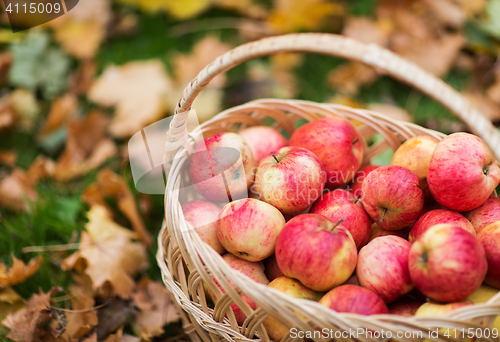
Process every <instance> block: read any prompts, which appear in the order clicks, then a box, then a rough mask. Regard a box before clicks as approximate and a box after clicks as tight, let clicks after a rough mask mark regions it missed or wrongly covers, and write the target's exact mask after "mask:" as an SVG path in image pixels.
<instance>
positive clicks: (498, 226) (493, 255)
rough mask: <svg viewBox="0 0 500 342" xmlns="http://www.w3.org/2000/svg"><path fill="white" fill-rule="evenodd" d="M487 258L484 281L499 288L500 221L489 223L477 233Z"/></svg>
mask: <svg viewBox="0 0 500 342" xmlns="http://www.w3.org/2000/svg"><path fill="white" fill-rule="evenodd" d="M477 240H478V241H479V242H480V243H481V244H482V245H483V248H484V251H485V253H486V260H488V273H486V278H485V279H484V282H485V283H486V284H488V285H490V286H493V287H496V288H497V289H500V221H497V222H495V223H492V224H490V225H489V226H488V227H486V228H484V229H483V230H481V231H480V232H479V234H477Z"/></svg>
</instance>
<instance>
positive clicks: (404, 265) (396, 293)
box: [356, 189, 420, 303]
mask: <svg viewBox="0 0 500 342" xmlns="http://www.w3.org/2000/svg"><path fill="white" fill-rule="evenodd" d="M419 190H420V189H419ZM410 247H411V243H409V242H408V241H406V240H405V239H403V238H400V237H399V236H394V235H386V236H381V237H378V238H376V239H374V240H372V241H371V242H370V243H368V244H367V245H366V246H365V247H363V248H361V251H359V256H358V265H357V267H356V275H357V276H358V280H359V283H360V285H361V286H363V287H366V288H367V289H370V290H372V291H374V292H375V293H376V294H378V295H379V296H380V298H382V299H383V300H384V302H386V303H391V302H393V301H395V300H396V299H398V298H399V297H401V296H402V295H404V294H406V293H408V292H409V291H411V290H412V289H413V284H412V282H411V279H410V274H409V271H408V253H409V251H410Z"/></svg>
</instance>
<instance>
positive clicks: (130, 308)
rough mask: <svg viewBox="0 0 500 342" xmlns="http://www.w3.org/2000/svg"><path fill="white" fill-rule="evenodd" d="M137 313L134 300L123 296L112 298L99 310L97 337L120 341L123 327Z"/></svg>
mask: <svg viewBox="0 0 500 342" xmlns="http://www.w3.org/2000/svg"><path fill="white" fill-rule="evenodd" d="M136 315H137V310H136V309H135V308H134V303H133V302H131V301H125V300H123V299H121V298H114V299H112V300H111V301H110V302H108V303H107V304H106V305H105V306H103V307H102V308H99V310H98V311H97V316H98V320H99V325H97V329H96V331H97V339H98V340H99V341H102V340H106V341H117V342H119V341H120V338H121V334H122V329H123V327H124V326H125V325H127V324H128V323H129V322H131V321H132V320H134V319H135V317H136ZM113 334H114V335H113Z"/></svg>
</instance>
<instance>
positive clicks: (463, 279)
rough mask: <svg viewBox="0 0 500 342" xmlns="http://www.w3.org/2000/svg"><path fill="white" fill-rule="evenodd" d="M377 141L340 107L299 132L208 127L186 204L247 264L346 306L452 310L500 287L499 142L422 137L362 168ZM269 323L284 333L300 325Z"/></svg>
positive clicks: (200, 224) (237, 264)
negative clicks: (339, 113)
mask: <svg viewBox="0 0 500 342" xmlns="http://www.w3.org/2000/svg"><path fill="white" fill-rule="evenodd" d="M365 146H366V144H365V143H364V141H363V138H362V137H360V135H359V134H358V132H357V130H356V128H355V127H354V126H353V125H352V124H351V123H350V122H349V121H348V120H346V119H343V118H340V117H328V118H322V119H319V120H315V121H312V122H309V123H307V124H305V125H303V126H301V127H300V128H298V129H297V130H296V131H295V132H294V133H293V135H292V136H291V138H290V141H287V139H286V138H284V137H283V136H282V135H281V134H280V133H279V132H278V131H276V130H274V129H273V128H270V127H264V126H258V127H251V128H247V129H244V130H242V131H240V132H239V134H236V133H220V134H216V135H213V136H210V137H208V138H206V139H205V140H204V141H203V142H202V143H200V144H199V146H198V147H197V149H196V151H195V153H194V154H193V155H192V157H191V161H190V165H189V176H190V179H191V182H192V185H193V186H194V188H195V189H196V190H197V192H198V193H199V194H200V195H202V196H203V197H204V199H203V200H201V199H198V200H193V201H191V202H188V203H186V204H184V205H183V207H182V209H183V212H184V216H185V218H186V220H187V221H188V222H189V223H190V225H191V226H192V227H193V228H194V229H196V231H197V232H198V233H199V235H200V237H201V239H202V240H203V241H204V242H206V243H207V244H208V245H210V246H211V247H212V248H213V249H214V250H215V251H217V252H218V253H219V254H221V255H223V256H222V257H223V259H224V260H225V261H226V262H227V263H228V265H229V266H230V267H231V268H232V269H234V270H235V271H238V272H241V273H243V274H245V275H246V276H248V277H250V278H251V279H253V280H254V281H256V282H258V283H262V284H268V286H270V287H273V288H275V289H277V290H279V291H282V292H284V293H286V294H288V295H290V296H293V297H296V298H303V299H308V300H314V301H319V303H321V304H323V305H325V306H327V307H329V308H331V309H332V310H335V311H337V312H350V313H357V314H362V315H372V314H385V313H392V314H399V315H406V316H409V315H414V314H417V315H419V314H422V315H443V314H445V313H447V312H449V311H451V310H454V309H455V308H458V307H462V306H464V305H471V304H472V303H474V302H485V301H487V300H488V299H489V298H491V297H492V296H494V295H495V294H496V293H498V289H500V199H499V198H497V196H496V192H495V188H496V187H497V186H498V185H499V183H500V168H499V166H498V165H497V164H496V162H495V158H494V154H493V153H492V151H491V150H490V149H489V147H488V146H487V145H486V144H485V143H484V142H483V141H482V140H481V139H480V138H479V137H477V136H475V135H472V134H468V133H455V134H451V135H449V136H447V137H446V138H444V139H443V140H441V141H438V140H437V139H434V138H431V137H428V136H416V137H413V138H411V139H408V140H407V141H405V142H404V143H403V144H402V145H401V146H400V148H399V149H398V150H397V151H395V154H394V157H393V159H392V163H391V165H385V166H375V165H367V166H364V167H362V168H360V167H361V165H362V160H363V153H364V148H365ZM230 151H237V153H231V152H230ZM221 207H222V208H221ZM214 282H215V283H216V284H217V285H218V283H217V282H216V281H215V279H214ZM219 288H220V286H219ZM220 289H221V291H220V292H222V293H223V292H224V290H223V289H222V288H220ZM206 292H207V293H208V294H209V296H210V297H211V298H212V300H213V301H217V300H218V296H217V294H216V293H215V292H214V291H212V290H211V289H210V287H209V286H206ZM220 292H219V293H220ZM242 297H243V299H244V300H245V301H246V302H247V303H248V304H249V305H250V307H252V308H253V309H255V308H256V305H255V303H254V302H253V301H252V300H251V299H250V298H249V297H248V296H246V295H243V296H242ZM231 308H232V310H233V312H234V314H235V317H236V320H237V321H238V323H239V324H240V325H241V324H243V322H244V320H245V318H246V315H245V314H244V313H243V311H242V310H241V309H240V308H239V307H238V306H237V305H236V304H233V305H232V306H231ZM264 325H265V327H266V328H267V330H268V333H269V335H270V337H271V338H272V339H274V340H280V339H281V338H282V337H283V336H284V335H285V334H286V333H288V331H289V328H290V327H288V328H286V327H284V326H283V325H281V323H279V322H278V321H276V320H275V319H274V318H272V317H268V318H267V319H266V321H265V322H264ZM495 325H498V327H500V318H499V319H497V321H496V323H495Z"/></svg>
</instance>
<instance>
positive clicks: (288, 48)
mask: <svg viewBox="0 0 500 342" xmlns="http://www.w3.org/2000/svg"><path fill="white" fill-rule="evenodd" d="M292 51H295V52H314V53H320V54H326V55H332V56H340V57H344V58H347V59H351V60H356V61H360V62H364V63H366V64H368V65H371V66H374V67H376V68H378V69H379V70H381V71H382V72H385V73H387V74H389V75H391V76H393V77H395V78H397V79H399V80H402V81H404V82H406V83H408V84H411V85H413V86H414V87H415V88H417V89H419V90H421V91H422V92H423V93H425V94H427V95H429V96H430V97H432V98H434V99H435V100H437V101H438V102H440V103H442V104H443V105H445V106H446V107H447V108H449V109H450V110H451V111H452V112H454V113H455V114H456V115H457V116H458V117H460V118H461V119H462V120H463V121H464V122H465V123H466V124H467V125H468V126H469V127H470V129H471V130H472V131H473V132H474V133H475V134H477V135H479V136H481V137H482V138H483V139H484V140H485V141H486V142H487V144H488V145H489V146H490V147H491V148H492V149H493V150H494V153H495V156H496V158H497V160H500V134H499V132H498V130H497V129H495V128H494V127H493V126H492V125H491V123H490V122H489V121H488V120H487V119H485V118H484V117H483V116H482V115H481V114H480V113H479V112H478V111H477V110H476V109H474V108H473V107H472V106H471V105H470V104H469V103H468V102H467V101H466V100H465V99H464V98H462V97H461V96H460V94H459V93H457V92H456V91H454V90H453V89H452V88H450V87H449V86H448V85H446V84H445V83H444V82H442V81H441V80H439V79H437V78H435V77H434V76H432V75H430V74H429V73H427V72H424V71H423V70H421V69H420V68H418V67H417V66H416V65H414V64H412V63H410V62H408V61H405V60H404V59H402V58H400V57H398V56H396V55H394V54H393V53H391V52H390V51H387V50H384V49H381V48H380V47H378V46H376V45H366V44H363V43H360V42H358V41H355V40H352V39H348V38H345V37H341V36H336V35H330V34H294V35H285V36H279V37H272V38H267V39H263V40H260V41H256V42H252V43H249V44H245V45H242V46H240V47H237V48H235V49H234V50H232V51H229V52H228V53H226V54H225V55H223V56H221V57H219V58H217V59H216V60H215V61H214V62H213V63H211V64H209V65H208V66H207V67H206V68H204V69H203V70H202V71H201V72H200V73H199V74H198V76H197V77H196V78H195V79H194V80H193V81H191V83H190V84H189V85H188V87H187V88H186V89H185V91H184V96H183V98H182V99H181V100H180V101H179V103H178V105H177V108H176V111H175V113H176V115H175V116H174V118H173V121H172V122H171V125H170V130H169V132H168V136H167V143H166V153H167V155H168V157H169V158H168V160H174V161H173V162H172V163H171V165H167V168H168V170H169V172H168V180H167V189H166V192H165V194H166V195H165V220H164V224H163V227H162V229H161V232H160V234H159V238H158V245H159V250H158V254H157V261H158V265H159V267H160V269H161V272H162V275H163V281H164V283H165V285H166V287H167V288H168V289H169V290H170V292H171V293H172V294H173V296H174V298H175V305H176V306H177V309H178V311H179V313H180V315H181V318H182V320H183V323H184V329H185V331H186V332H187V333H188V334H189V335H190V337H191V338H192V340H193V341H200V340H203V341H221V340H229V341H252V340H254V341H255V339H260V340H262V341H269V337H268V335H267V332H266V330H265V328H264V327H263V325H262V322H263V320H264V319H265V318H266V317H267V316H268V315H271V316H273V317H274V318H276V319H277V320H278V321H279V322H281V323H282V324H284V325H285V326H288V327H296V328H298V329H300V330H302V331H314V330H315V329H316V330H317V329H323V328H327V329H331V330H332V331H333V332H335V331H345V330H347V331H349V329H352V330H356V329H358V328H363V329H370V330H371V331H381V330H382V329H384V331H386V332H387V331H392V332H393V333H394V335H393V336H396V335H395V334H396V333H397V332H398V331H403V332H404V331H422V332H423V336H424V337H425V336H427V333H428V331H429V329H430V328H434V330H435V328H436V327H445V328H446V327H450V328H457V329H462V328H464V329H465V331H467V329H468V328H473V329H476V328H479V327H483V328H484V327H488V326H491V324H492V323H493V321H494V319H495V316H497V315H500V294H498V295H496V296H495V297H494V298H492V299H491V300H490V301H489V302H488V303H487V304H481V305H474V306H469V307H465V308H462V309H459V310H456V311H453V313H451V314H449V315H448V316H447V317H445V318H443V317H441V318H437V317H436V318H425V317H409V318H408V317H402V316H396V315H377V316H369V317H368V316H361V315H356V314H340V313H336V312H334V311H333V310H330V309H328V308H326V307H324V306H322V305H320V304H318V303H316V302H313V301H307V300H303V299H296V298H292V297H290V296H287V295H285V294H283V293H281V292H279V291H277V290H274V289H271V288H269V287H267V286H265V285H262V284H258V283H256V282H254V281H252V280H250V279H249V278H247V277H245V276H244V275H242V274H239V273H237V272H235V271H233V270H232V269H231V268H230V267H229V266H228V265H227V264H226V263H225V262H224V261H223V259H222V258H221V256H220V255H219V254H217V253H216V252H215V251H214V250H212V249H211V248H210V247H209V246H208V245H206V244H205V243H203V242H202V240H201V239H200V237H199V236H198V234H197V233H196V232H195V231H194V230H193V229H189V227H190V226H188V224H187V223H186V220H185V219H184V216H183V214H182V210H181V204H180V198H179V193H180V191H179V190H180V188H181V186H182V185H183V182H185V180H184V179H183V176H182V175H183V173H182V172H181V171H182V170H183V168H184V167H185V166H186V165H187V161H188V157H189V153H192V151H193V149H194V147H196V145H197V144H198V143H199V142H201V141H202V140H203V134H204V135H205V136H209V135H211V134H214V133H218V132H221V131H233V132H234V131H238V130H239V129H241V128H243V127H247V126H255V125H262V121H263V120H264V119H266V118H268V117H270V118H272V119H274V120H275V127H276V128H277V129H283V130H284V131H286V132H287V133H288V134H291V133H293V131H294V129H295V128H294V127H295V126H294V122H295V121H297V120H302V119H305V120H307V121H312V120H315V119H318V118H321V117H324V116H341V117H345V118H348V119H355V120H358V121H360V122H362V123H363V124H364V125H362V126H360V127H358V131H359V133H360V135H362V136H364V137H365V138H366V137H369V136H370V135H373V134H375V133H379V134H381V135H382V136H383V137H384V140H383V141H380V142H378V143H376V144H374V145H372V146H370V147H369V148H368V149H366V151H365V156H364V164H366V163H369V161H370V159H371V158H372V157H374V156H376V155H377V154H379V153H381V152H382V151H384V150H386V149H387V148H389V147H390V148H392V149H393V150H396V149H397V148H398V147H399V146H400V144H401V143H402V142H403V141H405V140H406V139H408V138H410V137H412V136H415V135H430V136H433V137H436V138H438V139H442V138H443V137H444V135H443V134H442V133H439V132H435V131H432V130H428V129H425V128H422V127H420V126H418V125H415V124H412V123H408V122H400V121H394V120H392V119H389V118H387V117H385V116H384V115H382V114H378V113H375V112H372V111H367V110H360V109H353V108H349V107H345V106H340V105H335V104H319V103H312V102H308V101H298V100H288V101H285V100H275V99H267V100H258V101H252V102H250V103H247V104H245V105H242V106H238V107H235V108H231V109H228V110H226V111H224V112H222V113H220V114H218V115H217V116H215V117H214V118H213V119H211V120H209V121H207V122H205V123H204V124H202V125H201V127H198V128H197V129H195V130H194V131H193V132H192V133H190V134H188V133H187V128H186V120H187V115H188V112H189V110H190V109H191V104H192V103H193V101H194V99H195V98H196V96H197V95H198V93H199V92H200V91H201V90H202V89H203V88H204V87H205V86H206V85H207V84H208V83H209V82H210V81H211V80H212V79H213V78H214V77H215V76H216V75H218V74H220V73H222V72H225V71H226V70H228V69H230V68H232V67H234V66H236V65H238V64H241V63H243V62H245V61H248V60H250V59H253V58H257V57H262V56H265V55H270V54H275V53H279V52H292ZM174 157H175V159H174ZM212 277H214V278H215V279H216V280H217V282H218V283H219V284H220V286H221V287H222V288H223V289H224V290H225V294H224V295H221V296H219V298H220V299H219V300H218V301H217V302H216V303H215V306H214V307H213V308H211V307H210V306H209V305H208V304H207V302H208V300H207V296H206V294H205V292H204V287H203V285H204V284H205V286H208V287H209V288H210V289H211V290H212V291H215V292H216V293H219V294H221V293H220V290H219V288H218V287H217V286H216V284H215V283H214V281H213V280H212ZM229 281H231V282H232V283H233V284H234V285H235V287H233V286H231V285H230V283H229ZM242 294H246V295H248V296H249V297H250V298H251V299H252V300H253V301H254V302H255V303H256V304H257V306H258V309H257V310H255V311H254V310H252V309H251V308H250V306H249V305H248V304H246V302H245V301H244V300H243V299H242V298H241V295H242ZM232 303H236V304H237V305H238V306H239V307H240V308H241V309H242V310H243V312H244V313H245V314H246V315H247V319H246V321H245V322H244V324H243V325H242V326H238V324H237V323H236V319H235V317H234V314H233V313H232V310H231V308H230V306H231V304H232ZM480 324H481V326H480ZM289 340H290V341H291V340H293V339H292V338H291V336H285V337H284V338H283V341H289ZM315 340H320V339H315ZM338 340H339V341H351V340H352V339H350V338H349V337H348V338H339V339H338ZM357 340H359V341H375V340H376V339H375V338H373V339H372V338H368V337H366V336H365V335H361V336H359V337H358V339H357ZM378 340H379V341H380V339H378ZM397 340H398V341H418V340H421V339H419V338H415V337H408V338H398V339H397ZM439 340H443V341H447V340H449V339H448V338H447V337H445V336H440V338H439ZM477 340H484V341H494V340H495V339H493V338H489V339H488V338H484V337H483V338H482V339H477Z"/></svg>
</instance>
